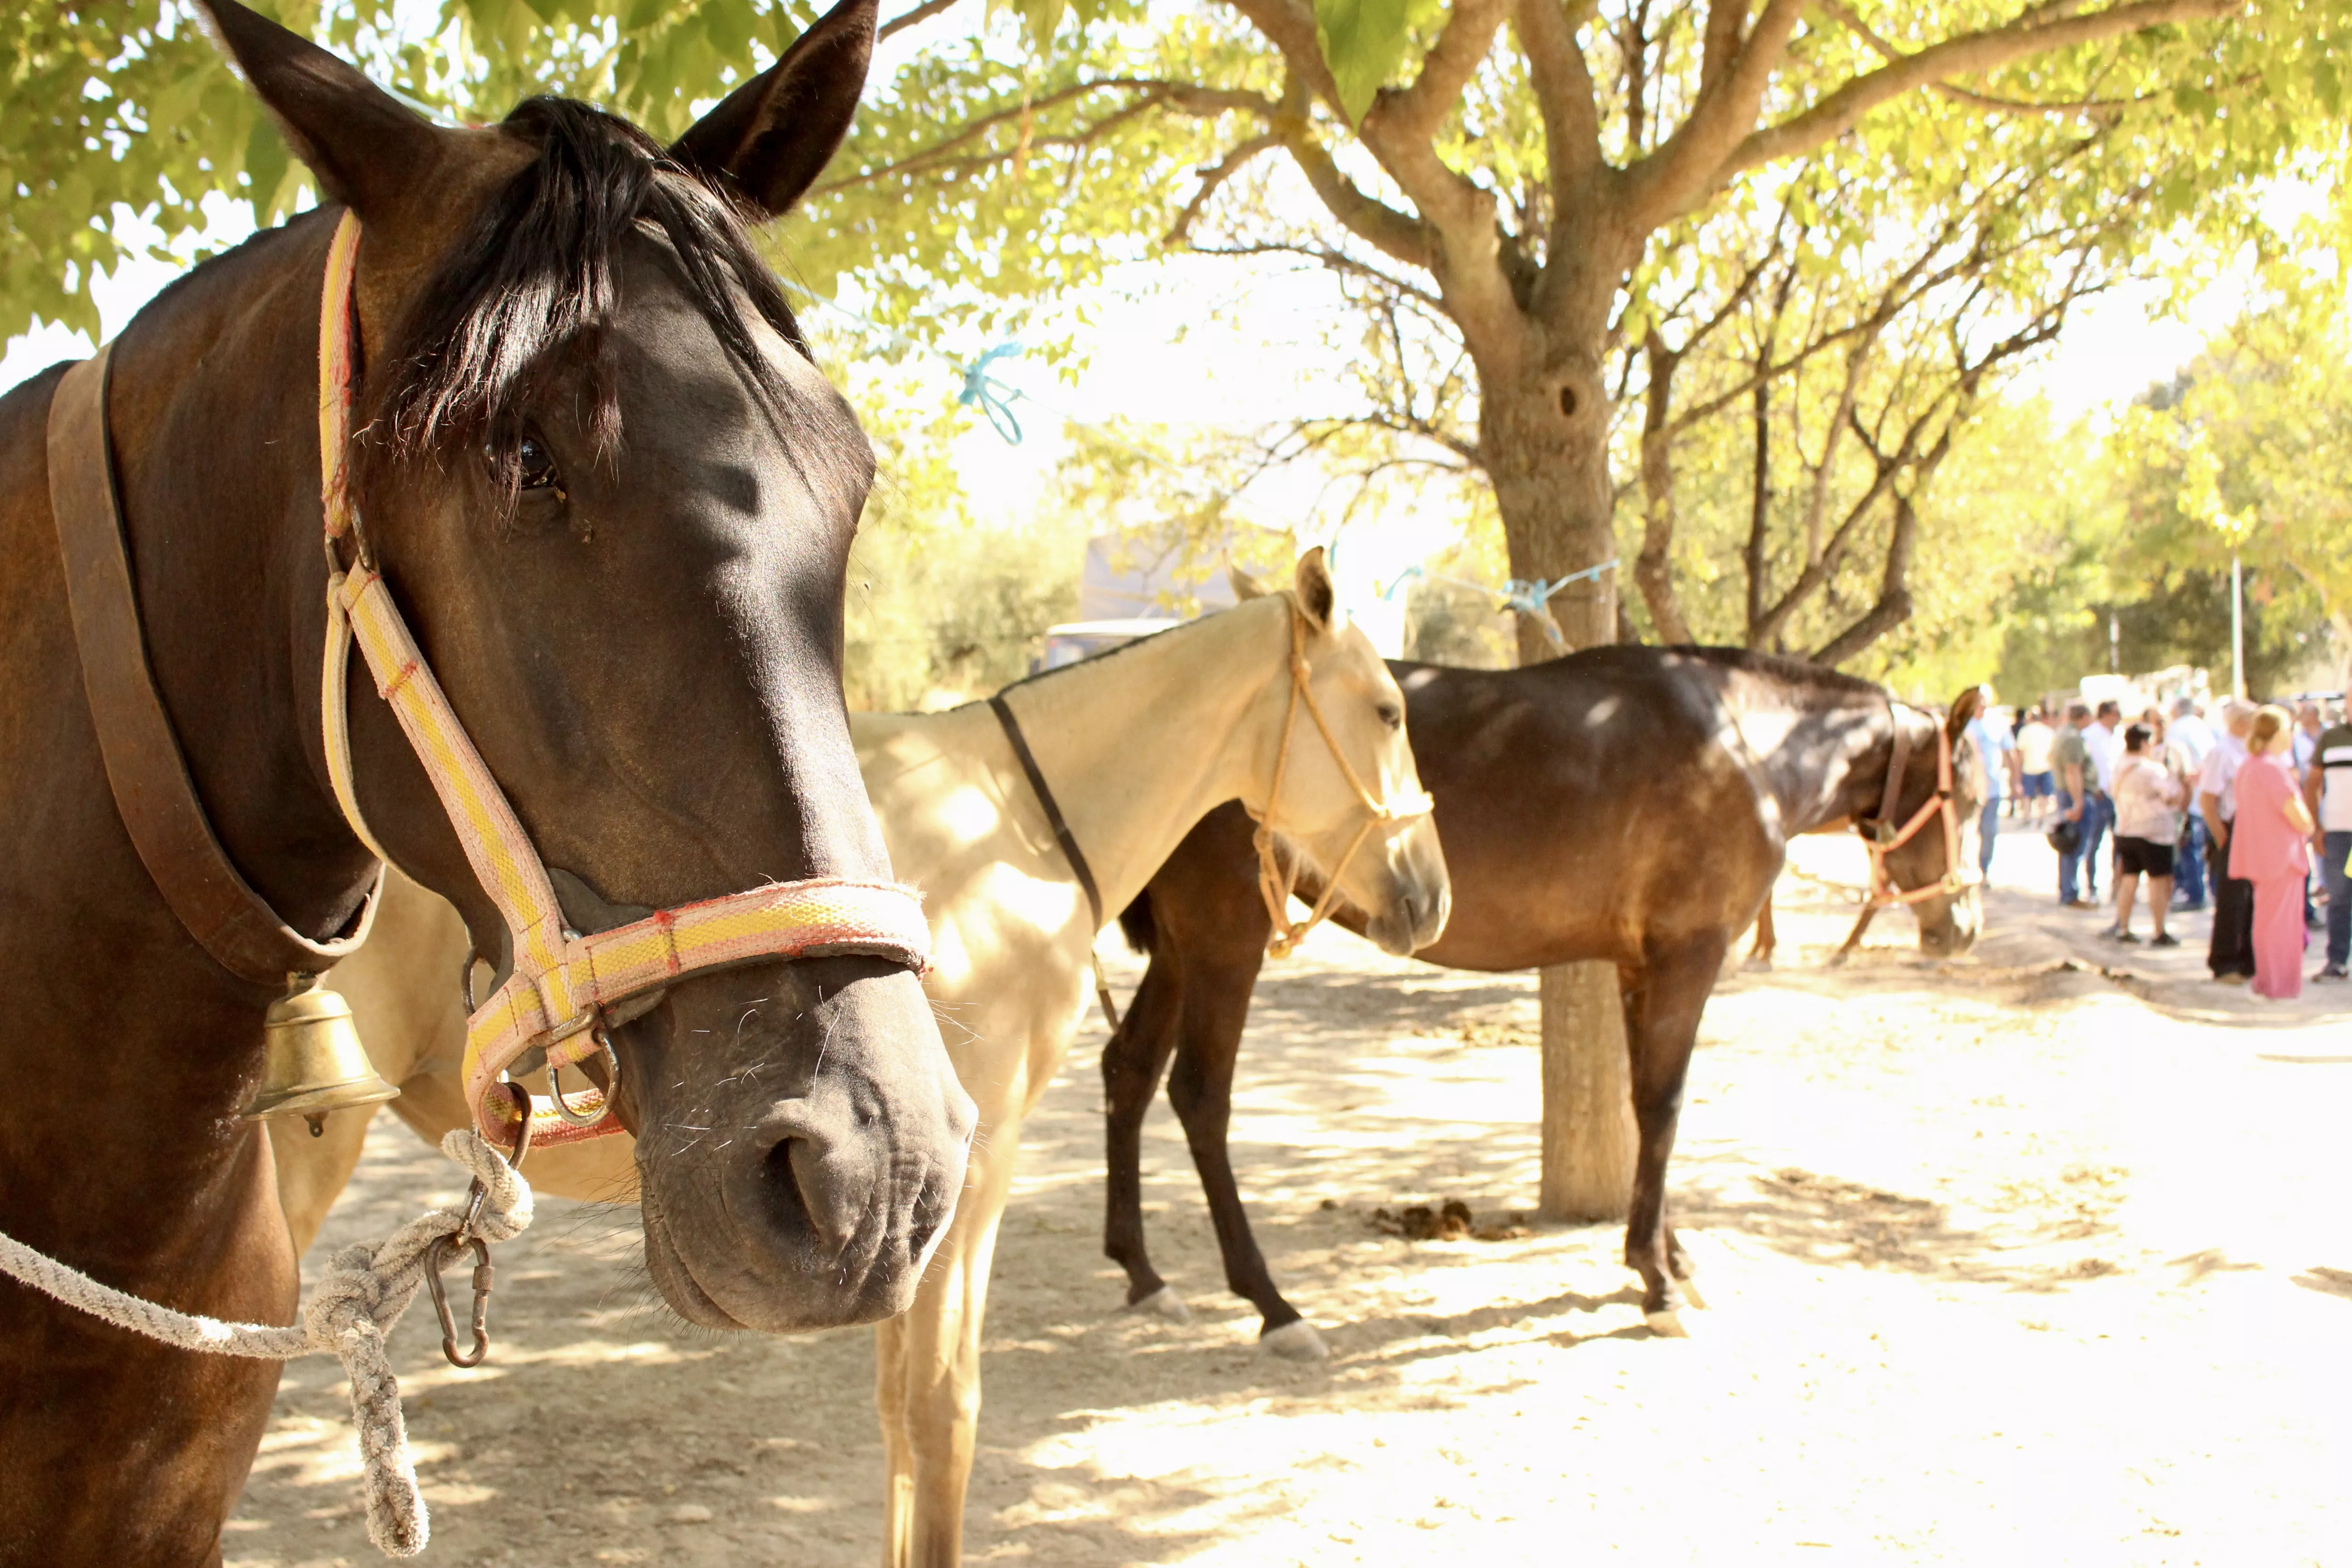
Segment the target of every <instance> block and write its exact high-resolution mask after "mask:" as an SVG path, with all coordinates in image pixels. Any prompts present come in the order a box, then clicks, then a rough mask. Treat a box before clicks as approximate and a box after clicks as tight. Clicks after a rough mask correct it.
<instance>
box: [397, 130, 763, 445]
mask: <svg viewBox="0 0 2352 1568" xmlns="http://www.w3.org/2000/svg"><path fill="white" fill-rule="evenodd" d="M506 123H507V126H508V127H509V129H510V130H511V131H512V132H514V133H515V134H516V135H518V136H520V137H521V138H522V139H524V140H525V141H527V142H530V143H532V144H533V145H535V146H536V147H538V148H539V150H540V155H539V156H538V157H537V158H535V159H533V160H532V161H531V163H529V164H527V165H525V166H524V167H523V168H522V169H521V170H520V171H519V172H518V173H517V174H515V175H514V176H513V177H512V178H511V179H509V181H508V183H507V184H505V185H504V186H503V187H502V188H501V189H500V190H499V192H497V193H496V194H495V195H492V196H491V197H490V199H489V200H488V202H487V203H486V204H485V205H484V206H483V208H482V210H481V212H480V213H479V214H478V215H477V216H476V217H475V219H474V221H473V222H472V223H471V224H470V225H469V226H467V229H466V230H465V232H464V234H463V236H462V237H461V238H460V239H459V240H458V242H457V245H456V246H454V247H452V248H451V249H450V251H449V253H448V255H447V257H446V259H445V260H444V261H443V262H442V264H441V266H440V267H439V268H437V270H436V273H435V276H434V278H433V280H432V281H431V282H430V283H429V284H428V285H427V286H426V287H425V289H424V291H423V292H422V293H421V294H420V295H419V296H418V300H417V303H416V305H415V307H414V308H413V310H411V312H410V315H409V319H408V321H407V322H406V323H405V325H404V329H403V330H402V331H401V333H400V337H401V340H402V342H401V344H400V345H399V347H398V349H397V351H396V352H397V355H398V357H397V358H396V360H395V361H394V364H393V368H392V369H391V372H390V381H389V382H388V384H385V385H384V387H383V389H382V393H381V398H382V400H381V402H380V403H378V405H377V414H378V417H379V419H380V420H381V425H380V428H382V429H383V430H384V431H385V432H386V434H387V435H388V437H389V440H388V442H387V447H388V455H389V456H392V457H394V458H415V457H419V456H423V455H425V454H426V453H428V452H433V451H439V450H446V449H451V448H456V449H463V448H466V447H474V448H478V449H484V450H487V451H488V455H489V460H490V462H491V464H492V468H493V471H494V474H495V475H496V477H497V479H499V481H500V483H501V484H503V485H504V486H505V487H506V488H507V489H509V491H511V490H512V489H513V488H514V487H515V486H516V484H517V483H518V482H519V479H520V468H519V460H518V447H519V442H520V436H521V434H522V431H521V428H520V418H519V416H520V409H521V407H522V405H523V404H524V402H525V401H526V400H527V398H528V397H529V396H530V394H531V393H532V391H533V390H534V381H533V378H534V377H535V376H537V375H539V374H543V373H544V372H545V371H546V370H547V369H549V368H550V363H549V362H550V359H551V355H552V353H553V352H554V351H557V350H560V349H563V348H566V347H575V348H576V347H580V346H583V345H584V346H585V347H586V348H587V349H588V351H589V360H590V364H591V374H590V377H589V384H588V386H587V389H586V390H587V395H588V397H589V399H590V402H591V407H590V409H589V417H588V425H589V428H590V430H591V432H592V434H593V436H594V437H595V438H596V441H597V443H598V445H599V447H601V448H604V449H605V450H607V451H609V450H610V448H611V447H613V446H614V444H616V443H617V442H618V440H619V438H620V416H619V409H618V405H617V404H616V402H615V400H614V395H613V389H612V387H611V385H610V384H609V382H607V381H606V380H605V379H604V377H603V376H602V375H601V374H597V373H596V371H595V365H596V363H597V360H598V355H597V353H596V339H597V337H598V336H599V335H600V334H601V333H602V331H604V328H605V327H607V326H608V325H609V324H610V322H611V321H612V319H613V316H614V310H616V308H617V305H618V296H619V289H618V284H617V279H616V273H617V268H618V264H619V256H620V251H621V247H622V246H623V245H624V244H625V243H626V241H627V240H628V239H629V238H630V237H631V236H632V235H634V234H635V233H637V232H639V231H640V230H644V231H646V232H647V233H649V234H651V235H654V236H656V237H659V238H661V239H662V240H664V241H666V242H667V246H668V247H669V249H670V250H671V252H672V253H673V254H674V256H675V258H676V259H677V273H678V278H679V280H680V282H681V284H682V286H683V287H684V289H685V290H686V293H687V295H688V299H689V300H691V301H692V303H693V304H694V306H695V308H696V309H697V310H698V312H699V313H700V314H701V316H702V317H703V319H704V321H707V322H708V323H709V326H710V329H711V331H712V332H713V334H714V335H715V336H716V337H717V338H718V340H719V344H720V346H721V347H722V348H723V349H724V350H725V352H726V353H727V354H728V356H729V357H730V359H732V360H733V361H735V363H737V364H738V366H740V368H741V370H742V371H743V373H744V374H745V375H746V376H747V377H748V378H749V379H750V381H751V384H752V385H753V386H754V387H756V388H757V389H758V390H759V391H760V392H761V395H763V397H764V399H765V400H766V401H767V402H768V404H769V405H770V406H771V408H772V409H775V410H781V409H782V407H784V406H786V405H787V404H786V397H785V388H784V385H783V383H782V377H781V375H780V374H778V372H777V370H776V367H775V366H774V365H773V364H772V363H770V362H769V360H768V357H767V355H766V354H765V353H762V352H761V347H760V343H759V339H758V335H757V329H758V326H759V325H760V324H761V323H763V322H764V323H765V324H766V325H767V326H769V327H771V328H772V329H774V331H776V332H777V333H778V334H779V335H780V336H782V338H783V339H784V341H785V342H788V343H790V344H792V345H793V348H794V349H796V350H798V351H799V352H800V353H803V354H805V353H807V352H808V349H807V344H806V342H804V340H803V338H802V336H801V332H800V328H799V325H798V323H797V322H796V321H794V320H793V314H792V310H791V309H790V307H789V306H788V305H787V304H786V303H785V301H784V298H783V293H782V289H780V288H779V287H778V285H777V283H776V279H775V278H774V275H773V274H772V272H771V271H770V270H769V269H768V268H767V266H766V264H765V263H764V262H762V261H761V259H760V256H759V253H758V251H757V250H756V249H755V248H754V247H753V244H752V241H751V235H750V233H749V231H748V230H747V228H746V227H745V226H744V223H743V220H742V219H741V217H740V216H739V215H738V214H737V213H736V211H735V210H734V208H733V206H732V205H730V202H729V201H728V200H727V198H726V197H724V196H723V195H719V193H718V192H716V191H714V190H713V189H712V188H711V187H710V186H709V185H708V184H704V183H703V182H702V181H701V180H700V179H698V178H697V177H696V176H695V175H694V174H691V173H689V172H688V171H687V170H685V169H683V168H681V167H680V166H678V165H677V163H675V162H673V161H672V160H671V159H670V158H669V157H668V155H667V153H664V151H663V150H662V148H661V147H660V145H659V144H658V143H656V142H654V141H653V139H652V138H650V137H648V136H647V135H646V133H645V132H642V131H640V130H638V129H637V128H636V127H635V126H634V125H631V124H630V123H629V122H628V121H625V120H622V119H620V118H618V117H616V116H614V115H611V114H607V113H605V112H604V110H599V109H595V108H593V107H592V106H590V105H588V104H584V103H577V102H573V101H572V100H566V99H556V98H534V99H530V100H527V101H526V102H524V103H523V104H521V105H520V107H518V108H517V109H516V110H515V111H514V112H513V113H512V114H511V115H509V117H508V119H507V122H506Z"/></svg>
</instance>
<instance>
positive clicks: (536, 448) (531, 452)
mask: <svg viewBox="0 0 2352 1568" xmlns="http://www.w3.org/2000/svg"><path fill="white" fill-rule="evenodd" d="M515 470H516V475H517V479H518V482H519V483H520V486H521V488H522V489H527V490H552V489H561V487H562V479H560V478H559V477H558V476H557V474H556V472H555V455H554V454H553V453H551V452H550V451H549V450H548V449H547V443H546V442H544V441H542V440H541V439H540V438H539V437H536V436H526V437H523V438H522V440H521V441H520V442H519V443H518V444H517V445H516V447H515Z"/></svg>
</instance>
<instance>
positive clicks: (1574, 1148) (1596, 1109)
mask: <svg viewBox="0 0 2352 1568" xmlns="http://www.w3.org/2000/svg"><path fill="white" fill-rule="evenodd" d="M1536 974H1537V983H1536V995H1537V998H1538V1002H1539V1003H1540V1005H1541V1006H1542V1008H1543V1184H1542V1187H1541V1189H1540V1190H1539V1192H1538V1197H1537V1205H1536V1206H1537V1212H1538V1213H1539V1214H1541V1215H1543V1217H1544V1218H1546V1219H1558V1220H1622V1219H1623V1218H1624V1217H1625V1215H1626V1210H1627V1208H1628V1207H1629V1205H1631V1204H1632V1202H1633V1155H1634V1151H1635V1148H1636V1145H1637V1143H1638V1141H1639V1135H1638V1133H1637V1132H1636V1131H1635V1130H1634V1127H1633V1074H1632V1071H1631V1069H1630V1068H1629V1067H1628V1065H1627V1062H1626V1057H1625V1013H1624V1009H1623V1007H1622V1005H1620V1004H1619V1002H1618V997H1617V966H1616V965H1615V964H1613V963H1555V964H1553V965H1552V966H1551V967H1550V968H1549V969H1540V970H1538V971H1537V972H1536Z"/></svg>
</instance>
